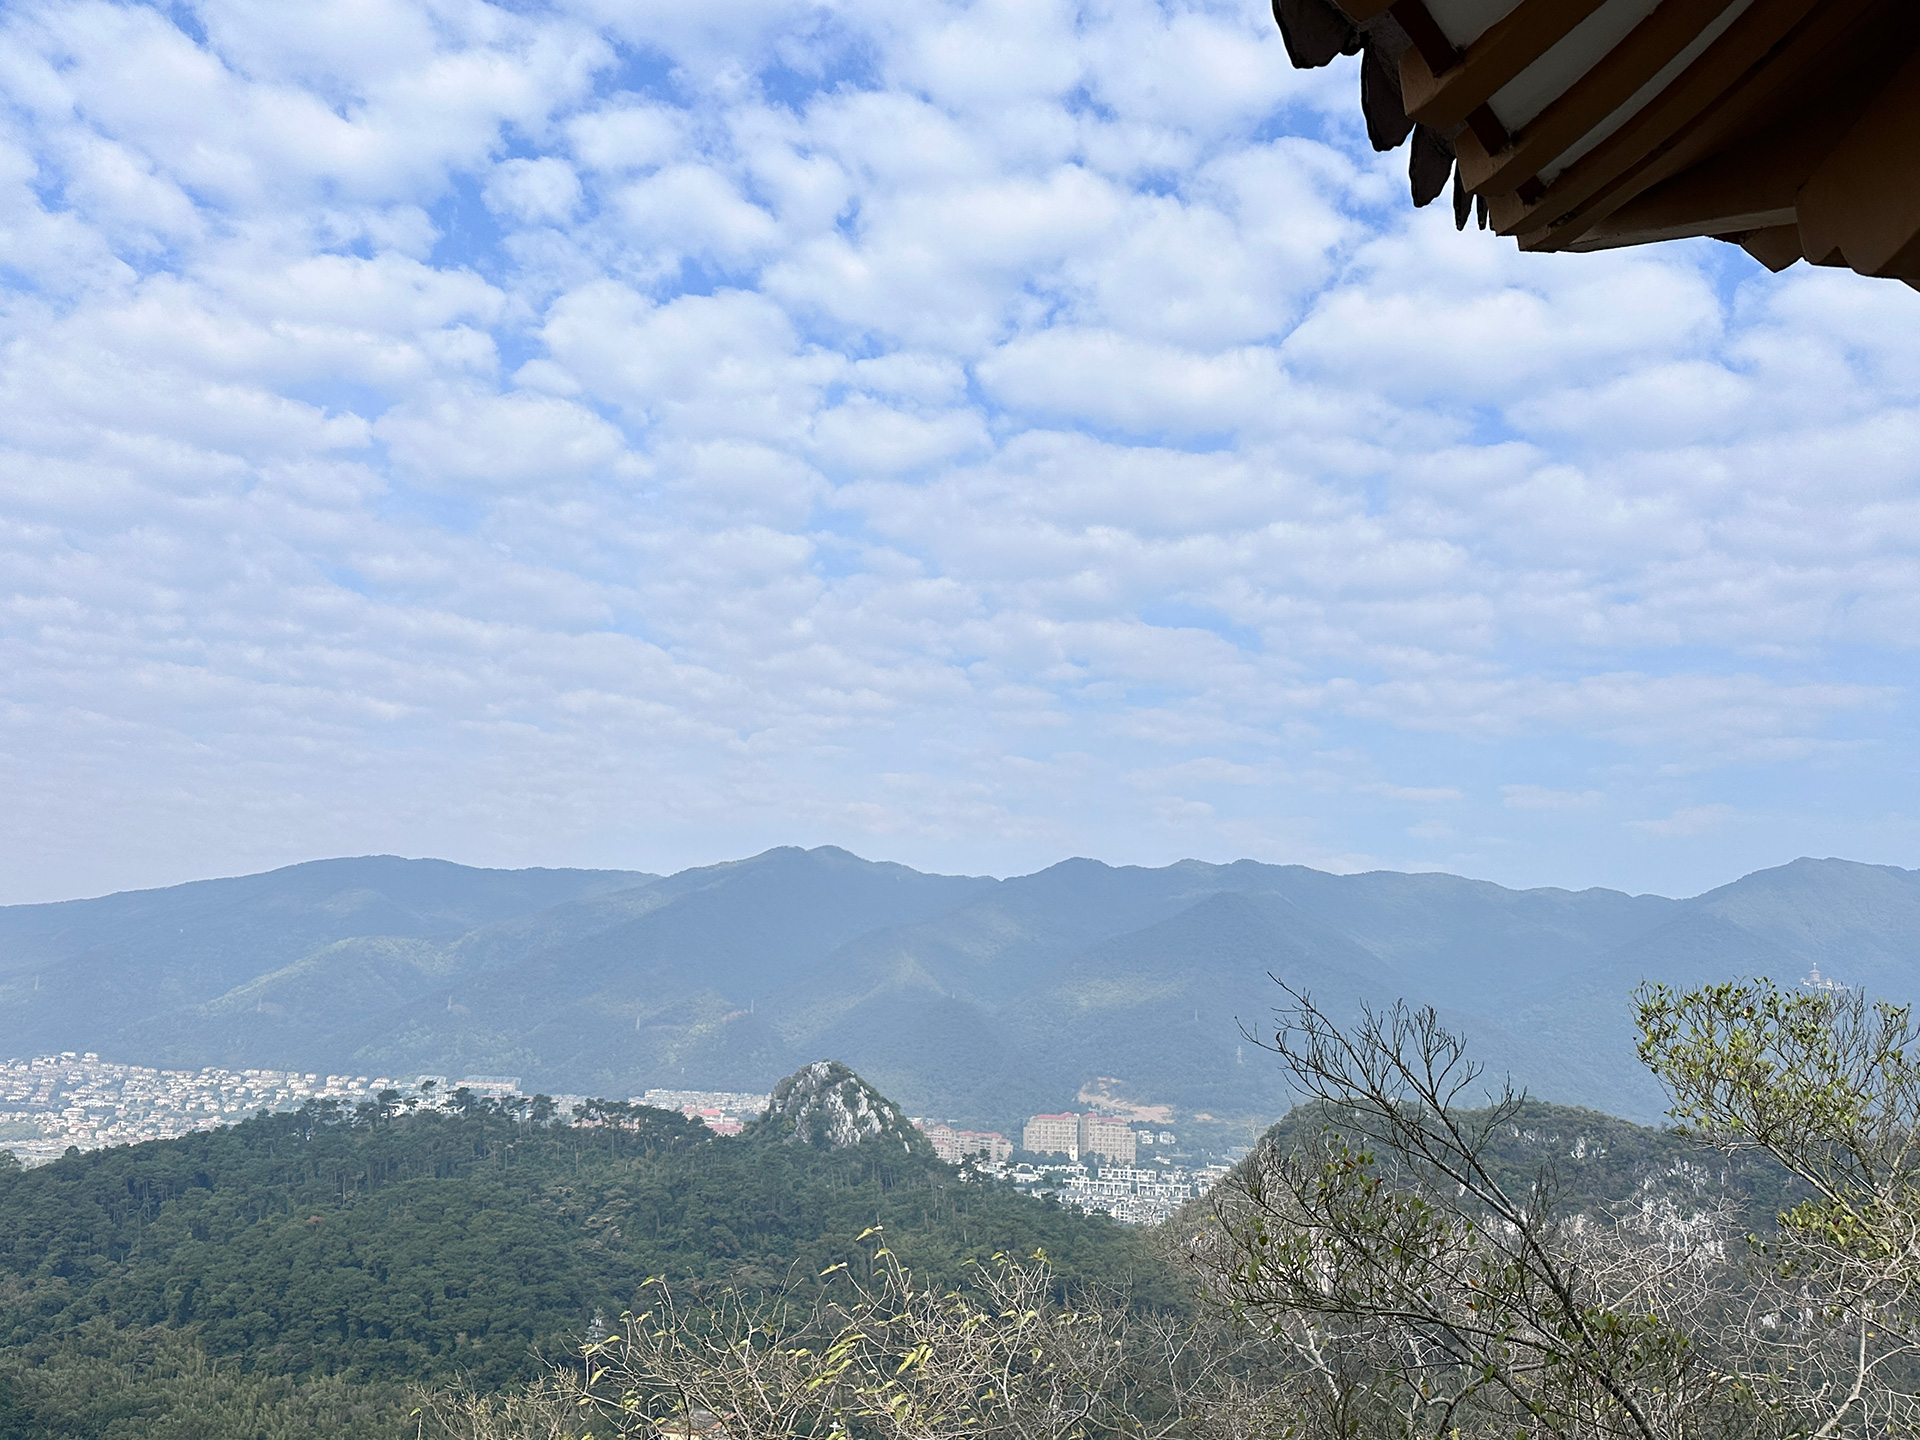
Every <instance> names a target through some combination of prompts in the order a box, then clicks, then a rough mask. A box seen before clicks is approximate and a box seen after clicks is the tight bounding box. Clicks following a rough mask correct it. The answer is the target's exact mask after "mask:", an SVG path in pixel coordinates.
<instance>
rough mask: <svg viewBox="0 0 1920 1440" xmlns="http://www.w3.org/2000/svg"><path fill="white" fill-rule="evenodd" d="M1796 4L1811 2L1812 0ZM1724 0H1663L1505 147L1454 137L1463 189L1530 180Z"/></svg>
mask: <svg viewBox="0 0 1920 1440" xmlns="http://www.w3.org/2000/svg"><path fill="white" fill-rule="evenodd" d="M1800 3H1803V4H1811V3H1813V0H1800ZM1728 4H1729V0H1666V3H1664V4H1662V5H1660V6H1659V7H1658V8H1657V9H1655V10H1654V12H1653V13H1652V14H1651V15H1649V16H1648V17H1647V18H1646V19H1645V20H1642V21H1641V22H1640V23H1639V24H1638V25H1636V26H1634V28H1633V30H1632V31H1631V32H1629V34H1628V35H1627V38H1626V39H1624V40H1622V41H1621V42H1620V43H1619V44H1618V45H1616V46H1614V47H1613V49H1612V50H1610V51H1608V52H1607V53H1606V55H1604V56H1603V57H1601V59H1600V60H1599V62H1598V63H1596V64H1595V65H1594V67H1593V68H1592V69H1591V70H1589V71H1587V73H1586V74H1585V75H1582V76H1581V77H1580V78H1579V79H1578V80H1576V81H1575V82H1574V83H1573V84H1572V85H1570V86H1568V87H1567V90H1566V91H1565V93H1564V94H1562V95H1561V96H1560V98H1559V99H1557V100H1555V101H1554V102H1553V103H1552V104H1551V105H1549V106H1547V108H1546V109H1545V110H1543V111H1541V112H1540V114H1539V115H1537V116H1536V117H1534V119H1533V120H1532V121H1530V122H1529V123H1528V124H1527V126H1526V127H1525V129H1523V130H1522V131H1521V132H1520V133H1519V134H1518V135H1517V136H1515V137H1514V140H1513V143H1512V144H1511V145H1509V146H1508V147H1507V148H1506V149H1505V150H1502V151H1500V152H1498V153H1496V154H1489V153H1488V152H1487V150H1486V149H1485V147H1483V146H1482V145H1480V144H1479V142H1478V141H1476V140H1473V139H1470V138H1469V137H1468V136H1467V135H1462V136H1460V137H1459V139H1458V140H1456V141H1455V142H1454V143H1455V148H1456V150H1457V151H1458V152H1459V157H1460V175H1461V178H1462V179H1464V180H1465V181H1466V185H1467V188H1468V189H1469V190H1471V191H1473V192H1474V193H1475V194H1477V195H1484V196H1486V197H1487V198H1488V200H1492V199H1493V197H1494V196H1496V195H1507V194H1512V193H1513V192H1514V191H1516V190H1518V189H1519V188H1520V186H1521V185H1522V184H1523V183H1525V182H1526V181H1528V180H1532V179H1535V178H1537V177H1538V175H1539V173H1540V171H1541V169H1542V167H1544V166H1546V165H1549V164H1551V163H1552V162H1553V161H1554V160H1557V159H1558V158H1559V157H1560V156H1561V155H1563V154H1565V153H1566V151H1567V150H1568V149H1570V148H1571V147H1572V146H1573V145H1574V144H1575V143H1576V142H1577V141H1579V140H1580V139H1581V137H1582V136H1584V135H1586V134H1588V133H1589V132H1590V131H1592V130H1593V129H1594V128H1595V127H1597V126H1599V125H1600V124H1601V123H1603V122H1604V121H1605V120H1606V119H1607V117H1608V116H1610V115H1612V114H1613V113H1614V111H1616V110H1618V109H1619V108H1620V107H1621V106H1622V105H1624V104H1626V103H1627V102H1628V101H1629V100H1631V99H1632V98H1633V96H1634V94H1635V93H1636V92H1638V91H1639V89H1640V88H1641V87H1642V86H1643V85H1645V84H1646V83H1647V82H1648V81H1650V80H1652V79H1653V78H1654V76H1656V75H1658V74H1659V73H1660V71H1661V70H1662V69H1664V68H1665V67H1666V66H1667V65H1668V64H1669V63H1670V62H1671V61H1673V59H1674V58H1675V57H1677V56H1678V55H1679V54H1680V53H1681V52H1682V51H1684V50H1685V49H1686V48H1687V46H1688V45H1690V44H1692V43H1693V41H1694V40H1695V39H1697V38H1698V37H1699V34H1700V32H1701V31H1702V30H1703V29H1705V28H1706V26H1708V25H1709V24H1711V23H1712V22H1713V21H1714V20H1715V19H1716V18H1718V17H1719V15H1720V13H1721V12H1722V11H1724V10H1725V9H1726V8H1727V6H1728ZM1541 223H1543V224H1544V223H1545V222H1544V221H1543V222H1541Z"/></svg>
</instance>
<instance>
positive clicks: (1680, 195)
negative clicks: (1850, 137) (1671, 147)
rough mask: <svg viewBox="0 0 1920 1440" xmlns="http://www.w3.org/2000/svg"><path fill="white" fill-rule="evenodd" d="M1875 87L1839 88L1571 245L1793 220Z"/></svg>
mask: <svg viewBox="0 0 1920 1440" xmlns="http://www.w3.org/2000/svg"><path fill="white" fill-rule="evenodd" d="M1870 95H1871V92H1869V93H1868V94H1865V95H1863V94H1859V93H1857V92H1856V91H1855V89H1854V88H1853V86H1852V85H1840V86H1834V87H1831V88H1829V89H1828V91H1827V92H1826V93H1825V94H1819V95H1815V96H1813V97H1811V98H1810V99H1808V100H1807V101H1806V102H1805V103H1804V104H1802V105H1799V106H1797V107H1795V108H1793V109H1792V110H1790V111H1789V112H1788V113H1787V114H1786V115H1785V116H1783V117H1782V118H1781V119H1780V120H1778V121H1776V122H1775V123H1774V124H1772V125H1769V126H1767V127H1766V128H1764V129H1762V130H1760V131H1758V132H1757V133H1755V134H1753V135H1750V136H1748V137H1747V138H1746V139H1744V140H1740V141H1737V142H1735V143H1733V144H1731V145H1729V146H1728V147H1727V148H1725V149H1723V150H1720V151H1718V152H1717V153H1715V154H1713V155H1711V156H1709V157H1708V158H1707V159H1705V160H1703V161H1701V162H1700V163H1699V164H1697V165H1694V166H1692V167H1690V168H1689V169H1686V170H1682V171H1680V172H1679V173H1678V174H1676V175H1670V176H1668V177H1666V178H1665V179H1663V180H1661V181H1660V182H1659V183H1658V184H1656V185H1653V186H1651V187H1649V188H1648V189H1646V190H1644V191H1642V192H1641V193H1640V194H1639V195H1637V196H1635V197H1634V198H1633V199H1631V200H1628V201H1627V202H1626V203H1625V204H1623V205H1620V206H1619V207H1618V208H1616V209H1614V210H1613V211H1611V212H1610V213H1609V214H1607V215H1605V216H1604V217H1601V218H1599V219H1597V220H1595V221H1594V222H1593V223H1592V224H1591V225H1588V226H1585V227H1583V233H1582V234H1581V235H1580V237H1579V238H1578V239H1576V240H1573V242H1572V243H1571V244H1570V245H1568V246H1567V247H1566V248H1568V249H1574V250H1587V249H1593V248H1596V247H1599V246H1608V247H1611V246H1614V245H1639V244H1646V243H1650V242H1652V241H1655V240H1677V239H1681V238H1683V237H1686V236H1691V235H1725V234H1728V233H1731V232H1745V231H1749V230H1760V229H1768V228H1771V227H1774V226H1778V225H1791V224H1793V223H1794V219H1795V209H1794V206H1795V197H1796V196H1797V195H1798V194H1799V192H1800V187H1801V186H1802V185H1804V184H1806V182H1807V178H1808V177H1809V176H1810V175H1812V174H1813V172H1814V171H1815V170H1817V169H1818V168H1819V166H1820V163H1821V162H1822V161H1823V160H1825V159H1826V158H1827V156H1828V154H1830V153H1831V152H1832V150H1833V147H1834V146H1835V145H1837V144H1839V143H1840V140H1841V138H1842V137H1843V136H1845V135H1846V133H1847V131H1848V130H1849V129H1851V128H1852V127H1853V124H1854V122H1855V121H1857V120H1858V119H1859V118H1860V114H1861V112H1862V110H1863V109H1864V108H1865V106H1866V104H1867V101H1868V99H1869V98H1870Z"/></svg>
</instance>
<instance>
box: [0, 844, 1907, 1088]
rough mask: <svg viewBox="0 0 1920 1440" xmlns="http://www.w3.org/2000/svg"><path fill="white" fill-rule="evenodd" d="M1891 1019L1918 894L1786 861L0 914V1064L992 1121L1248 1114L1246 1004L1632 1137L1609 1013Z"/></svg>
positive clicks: (387, 891)
mask: <svg viewBox="0 0 1920 1440" xmlns="http://www.w3.org/2000/svg"><path fill="white" fill-rule="evenodd" d="M1815 965H1817V966H1819V967H1820V969H1822V970H1823V971H1826V972H1827V973H1829V974H1831V975H1834V976H1837V977H1838V978H1839V979H1841V980H1843V981H1847V982H1849V983H1855V984H1862V985H1865V986H1866V987H1868V988H1869V989H1870V990H1872V991H1873V992H1874V993H1876V994H1878V995H1884V996H1887V997H1889V998H1893V999H1900V1000H1906V999H1911V998H1915V997H1916V996H1920V872H1915V871H1909V870H1901V869H1898V868H1895V867H1892V866H1880V865H1863V864H1858V863H1855V862H1851V861H1845V860H1796V861H1794V862H1792V863H1791V864H1788V865H1784V866H1780V867H1777V868H1775V869H1771V870H1764V871H1759V872H1757V873H1755V874H1753V875H1749V876H1747V877H1745V878H1743V879H1741V880H1738V881H1735V882H1734V883H1732V884H1730V885H1726V886H1722V887H1720V888H1719V889H1716V890H1712V891H1709V892H1707V893H1706V894H1704V895H1699V896H1695V897H1693V898H1692V899H1686V900H1673V899H1666V898H1663V897H1660V896H1651V895H1639V896H1631V895H1624V894H1621V893H1619V892H1617V891H1610V890H1598V889H1595V890H1584V891H1577V892H1576V891H1568V890H1559V889H1538V890H1508V889H1505V888H1503V887H1501V886H1498V885H1493V884H1490V883H1487V882H1484V881H1476V880H1466V879H1461V878H1459V877H1457V876H1451V875H1440V874H1411V875H1409V874H1398V873H1395V872H1391V871H1375V872H1371V873H1368V874H1361V875H1332V874H1327V873H1324V872H1321V871H1316V870H1311V869H1307V868H1305V867H1303V866H1295V865H1263V864H1257V863H1255V862H1253V861H1244V860H1243V861H1238V862H1235V863H1233V864H1229V865H1212V864H1204V863H1202V862H1199V861H1181V862H1179V863H1177V864H1174V865H1169V866H1165V867H1162V868H1158V869H1145V868H1139V867H1131V866H1129V867H1114V866H1108V865H1103V864H1101V863H1099V862H1097V861H1092V860H1068V861H1063V862H1062V863H1060V864H1058V865H1054V866H1051V867H1049V868H1048V869H1046V870H1042V871H1039V872H1037V873H1036V874H1033V875H1026V876H1019V877H1015V878H1011V879H1006V880H996V879H992V878H988V877H979V876H946V875H926V874H922V873H920V872H918V871H914V870H911V869H909V868H907V867H906V866H902V865H894V864H886V863H879V862H873V861H867V860H862V859H860V858H858V857H856V856H854V855H851V854H848V853H847V852H846V851H843V850H838V849H833V848H831V847H827V848H821V849H816V850H799V849H793V848H782V849H776V850H770V851H768V852H766V853H765V854H762V855H757V856H754V857H752V858H750V859H746V860H740V861H734V862H730V863H727V864H723V865H713V866H703V867H700V868H698V869H693V870H687V871H682V872H680V873H678V874H675V875H670V876H658V875H649V874H642V873H639V872H627V871H585V870H518V871H500V870H477V869H471V868H468V867H465V866H459V865H453V864H450V863H448V862H444V861H436V860H403V859H399V858H396V857H392V856H376V857H366V858H360V859H342V860H325V861H316V862H312V863H310V864H306V865H295V866H290V867H288V868H286V869H283V870H276V871H271V872H268V873H266V874H262V875H253V876H245V877H240V878H236V879H231V880H210V881H199V882H195V883H193V884H190V885H180V886H174V887H171V888H169V889H164V890H151V891H141V892H133V893H129V894H122V895H112V896H106V897H103V898H101V899H96V900H75V901H66V902H61V903H58V904H51V905H22V906H10V907H0V1055H5V1054H13V1055H26V1054H30V1053H45V1052H47V1051H58V1050H82V1049H84V1050H97V1051H99V1052H101V1053H102V1054H104V1055H108V1056H109V1057H110V1058H114V1059H119V1060H124V1061H131V1062H135V1063H142V1064H161V1065H167V1066H195V1067H197V1066H200V1065H207V1064H217V1065H224V1066H226V1067H228V1068H245V1067H262V1068H286V1067H293V1068H299V1069H308V1070H315V1069H317V1070H325V1071H338V1070H342V1069H350V1070H353V1071H355V1072H357V1073H366V1074H376V1073H379V1074H389V1075H411V1074H414V1073H420V1072H431V1073H443V1074H463V1073H476V1072H485V1073H505V1074H517V1075H521V1076H524V1077H525V1078H526V1079H527V1081H528V1082H529V1083H530V1084H533V1085H537V1086H540V1087H541V1088H545V1089H548V1090H552V1091H578V1092H588V1093H596V1094H606V1095H616V1096H617V1095H627V1094H639V1093H640V1092H641V1091H642V1090H645V1089H647V1088H650V1087H655V1086H659V1087H664V1088H677V1089H694V1088H715V1089H721V1088H724V1089H745V1088H749V1087H752V1088H760V1087H763V1086H767V1085H770V1084H771V1083H772V1082H773V1081H774V1080H775V1079H777V1078H779V1077H780V1076H782V1075H786V1074H789V1073H791V1072H792V1071H794V1070H796V1069H797V1068H799V1067H800V1066H802V1065H804V1064H807V1063H809V1062H811V1061H814V1060H818V1059H821V1058H822V1057H826V1056H832V1057H834V1058H836V1059H839V1060H844V1061H845V1062H847V1063H848V1064H850V1065H852V1066H854V1067H855V1068H856V1069H857V1070H858V1071H859V1072H860V1073H861V1074H862V1075H863V1076H866V1077H867V1078H869V1079H870V1080H871V1081H872V1082H873V1083H874V1084H875V1085H876V1086H878V1087H879V1088H880V1089H881V1090H882V1091H883V1092H884V1093H886V1094H888V1095H891V1096H894V1097H896V1098H898V1099H899V1100H900V1101H901V1103H902V1104H903V1105H905V1106H906V1108H907V1109H908V1110H909V1111H911V1112H914V1113H933V1114H937V1115H941V1116H945V1117H948V1118H952V1119H956V1120H961V1121H966V1122H975V1123H988V1124H993V1125H996V1126H999V1125H1005V1124H1008V1123H1011V1121H1012V1120H1013V1119H1014V1118H1015V1117H1017V1116H1019V1115H1022V1114H1025V1113H1028V1112H1030V1111H1035V1110H1052V1109H1059V1108H1062V1107H1063V1106H1067V1105H1071V1104H1073V1103H1074V1097H1075V1096H1076V1095H1078V1094H1079V1093H1081V1091H1082V1089H1083V1088H1085V1087H1087V1086H1089V1085H1090V1084H1095V1083H1099V1084H1100V1085H1101V1087H1102V1089H1103V1092H1104V1093H1108V1094H1118V1095H1121V1096H1123V1097H1124V1098H1126V1099H1127V1100H1129V1101H1131V1102H1133V1103H1136V1104H1139V1105H1142V1106H1160V1105H1164V1106H1168V1107H1171V1108H1172V1110H1173V1111H1174V1112H1175V1113H1176V1114H1179V1113H1187V1114H1191V1113H1194V1112H1207V1113H1209V1114H1213V1115H1216V1116H1220V1117H1222V1118H1243V1119H1256V1118H1267V1119H1270V1118H1272V1117H1273V1116H1275V1115H1277V1114H1279V1113H1280V1112H1281V1110H1283V1109H1284V1108H1285V1106H1286V1099H1287V1097H1286V1096H1285V1094H1284V1091H1283V1089H1282V1087H1281V1085H1280V1083H1279V1077H1278V1075H1277V1073H1276V1071H1275V1067H1274V1066H1273V1064H1272V1063H1271V1060H1270V1057H1266V1056H1263V1055H1262V1054H1261V1053H1260V1051H1259V1049H1258V1045H1257V1040H1258V1035H1259V1032H1260V1030H1261V1028H1262V1026H1263V1025H1264V1024H1265V1022H1266V1020H1267V1018H1268V1016H1269V1015H1270V1012H1271V1009H1272V1006H1273V1004H1274V1002H1275V1001H1276V999H1278V998H1279V993H1278V991H1277V990H1276V989H1275V987H1274V985H1273V983H1272V980H1271V979H1269V976H1270V975H1271V976H1277V977H1278V978H1280V979H1283V980H1285V981H1287V982H1288V983H1289V984H1293V985H1296V986H1301V987H1304V988H1307V989H1310V990H1311V991H1312V992H1313V994H1314V995H1315V997H1316V999H1317V1000H1319V1001H1321V1002H1322V1003H1323V1004H1327V1005H1330V1006H1333V1007H1334V1008H1335V1009H1336V1010H1345V1011H1348V1012H1351V1011H1353V1010H1355V1009H1357V1007H1358V1006H1359V1005H1361V1004H1362V1003H1383V1002H1387V1001H1391V1000H1393V999H1396V998H1400V997H1405V998H1407V999H1410V1000H1413V1001H1416V1002H1419V1003H1425V1004H1432V1005H1434V1006H1435V1007H1436V1008H1437V1009H1438V1010H1439V1011H1440V1012H1441V1013H1442V1015H1443V1016H1444V1017H1445V1018H1446V1019H1447V1020H1448V1021H1449V1023H1451V1024H1453V1025H1454V1026H1456V1027H1457V1028H1459V1029H1461V1030H1463V1031H1465V1032H1466V1033H1467V1034H1468V1035H1469V1037H1470V1038H1471V1040H1472V1042H1473V1046H1474V1051H1475V1053H1476V1055H1477V1056H1479V1057H1480V1058H1481V1059H1483V1060H1485V1061H1486V1062H1487V1063H1488V1064H1489V1065H1490V1066H1491V1067H1493V1068H1494V1069H1496V1070H1510V1071H1512V1072H1513V1073H1514V1074H1515V1075H1516V1077H1518V1078H1519V1079H1521V1080H1522V1081H1524V1082H1525V1083H1527V1084H1528V1085H1529V1086H1530V1087H1531V1088H1532V1089H1533V1090H1534V1091H1535V1092H1536V1093H1537V1094H1539V1095H1541V1096H1543V1097H1544V1098H1546V1099H1549V1100H1554V1101H1560V1102H1566V1103H1575V1104H1581V1105H1587V1106H1592V1107H1595V1108H1598V1109H1603V1110H1608V1111H1611V1112H1613V1113H1616V1114H1621V1115H1626V1116H1630V1117H1633V1118H1635V1119H1640V1120H1652V1119H1655V1118H1657V1116H1658V1114H1659V1111H1660V1106H1661V1101H1660V1097H1659V1092H1658V1090H1657V1089H1656V1088H1655V1086H1654V1085H1653V1084H1652V1082H1651V1081H1650V1080H1649V1079H1648V1078H1647V1077H1646V1076H1645V1075H1643V1074H1642V1073H1641V1072H1640V1070H1639V1068H1638V1066H1637V1064H1636V1062H1635V1061H1634V1058H1633V1050H1632V1032H1631V1026H1630V1023H1629V1016H1628V1009H1627V1006H1628V994H1629V992H1630V991H1631V990H1632V988H1633V986H1634V985H1635V984H1637V983H1639V981H1641V980H1642V979H1659V980H1666V981H1669V982H1671V983H1675V984H1695V983H1701V982H1704V981H1708V980H1714V979H1720V978H1727V977H1731V976H1734V975H1742V974H1756V973H1767V974H1771V975H1773V976H1774V977H1775V978H1776V979H1781V980H1786V981H1793V980H1797V979H1798V978H1799V976H1800V975H1802V974H1803V973H1805V972H1806V970H1807V969H1809V968H1810V967H1812V966H1815Z"/></svg>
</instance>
